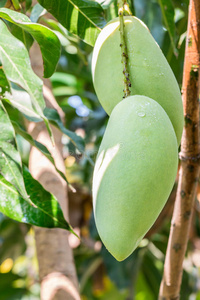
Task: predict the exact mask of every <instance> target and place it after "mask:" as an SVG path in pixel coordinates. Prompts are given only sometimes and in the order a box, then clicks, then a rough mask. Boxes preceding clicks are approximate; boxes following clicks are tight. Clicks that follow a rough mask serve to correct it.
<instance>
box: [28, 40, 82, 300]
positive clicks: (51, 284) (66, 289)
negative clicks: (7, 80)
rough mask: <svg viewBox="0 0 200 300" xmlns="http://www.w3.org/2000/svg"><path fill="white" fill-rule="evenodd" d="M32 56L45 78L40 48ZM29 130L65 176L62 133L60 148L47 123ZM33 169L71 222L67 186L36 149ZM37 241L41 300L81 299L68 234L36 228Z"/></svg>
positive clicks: (48, 100) (52, 104)
mask: <svg viewBox="0 0 200 300" xmlns="http://www.w3.org/2000/svg"><path fill="white" fill-rule="evenodd" d="M30 54H31V62H32V67H33V70H34V71H35V72H36V74H37V75H38V76H39V77H40V78H42V72H43V67H42V66H43V64H42V59H41V54H40V50H39V47H38V45H36V44H34V45H33V47H32V49H31V53H30ZM44 82H45V86H44V97H45V100H46V105H47V106H48V107H53V108H55V109H57V111H58V113H59V114H60V115H61V117H62V118H63V116H64V114H63V112H62V110H61V109H60V108H59V106H58V104H57V102H56V101H55V99H54V97H53V95H52V92H51V89H50V81H48V80H45V81H44ZM28 130H29V132H30V133H31V135H32V136H33V138H34V139H36V140H37V141H39V142H41V143H43V144H44V145H45V146H46V147H47V148H48V150H49V151H50V152H51V154H52V156H53V157H54V160H55V163H56V166H57V168H58V169H60V170H61V171H63V173H65V165H64V160H63V157H62V144H61V137H62V134H61V133H60V131H59V130H57V129H56V128H54V127H52V130H53V134H54V138H55V145H56V146H55V147H53V146H52V143H51V141H50V138H49V135H48V133H47V130H46V128H45V125H44V124H43V123H30V124H29V128H28ZM29 168H30V171H31V174H32V176H33V177H34V178H35V179H37V180H38V181H39V182H40V183H41V184H42V185H43V186H44V188H45V189H46V190H48V191H49V192H51V193H52V194H54V195H55V196H56V197H57V199H58V201H59V203H60V205H61V207H62V210H63V213H64V216H65V218H66V219H67V220H69V217H68V195H67V184H66V182H65V181H64V180H63V179H62V178H61V177H60V175H59V174H58V173H57V172H56V171H55V168H54V167H53V165H52V164H51V163H50V162H49V161H48V160H47V159H46V157H44V156H43V155H42V154H41V153H40V152H39V151H38V150H37V149H36V148H32V150H31V153H30V160H29ZM35 239H36V249H37V257H38V263H39V275H40V280H41V300H79V299H80V296H79V292H78V282H77V277H76V270H75V265H74V261H73V253H72V249H71V248H70V246H69V242H68V232H67V231H66V230H63V229H47V228H40V227H35Z"/></svg>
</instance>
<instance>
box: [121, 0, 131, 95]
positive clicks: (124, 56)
mask: <svg viewBox="0 0 200 300" xmlns="http://www.w3.org/2000/svg"><path fill="white" fill-rule="evenodd" d="M127 9H128V5H127V3H126V1H123V0H120V1H119V11H118V14H119V22H120V26H119V31H120V47H121V54H122V66H123V75H124V90H123V92H124V96H123V98H127V97H128V96H130V95H131V92H130V89H129V88H130V87H131V81H130V78H129V72H128V51H127V45H126V39H125V30H124V17H123V16H124V12H125V11H127ZM128 13H129V12H128Z"/></svg>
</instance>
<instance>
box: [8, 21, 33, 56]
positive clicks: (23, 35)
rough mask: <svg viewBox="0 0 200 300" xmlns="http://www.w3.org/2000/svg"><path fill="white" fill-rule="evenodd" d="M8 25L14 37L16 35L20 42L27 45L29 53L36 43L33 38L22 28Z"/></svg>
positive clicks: (9, 23)
mask: <svg viewBox="0 0 200 300" xmlns="http://www.w3.org/2000/svg"><path fill="white" fill-rule="evenodd" d="M7 23H8V27H9V29H10V32H11V33H12V35H14V36H15V37H16V38H17V39H18V40H20V41H21V42H22V43H23V44H24V45H25V47H26V49H27V50H28V51H29V49H30V48H31V46H32V45H33V42H34V39H33V38H32V36H31V35H30V34H29V33H28V32H26V31H24V30H23V29H22V28H20V27H19V26H17V25H15V24H13V23H11V22H7Z"/></svg>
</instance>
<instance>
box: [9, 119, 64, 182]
mask: <svg viewBox="0 0 200 300" xmlns="http://www.w3.org/2000/svg"><path fill="white" fill-rule="evenodd" d="M12 125H13V127H14V129H15V132H16V133H18V134H20V135H21V136H22V137H23V138H24V139H25V140H27V141H28V142H29V143H30V144H31V145H32V146H33V147H36V148H37V149H38V150H39V151H40V152H42V154H43V155H44V156H45V157H46V158H47V159H48V160H49V161H50V162H51V163H52V164H53V165H54V167H55V169H56V171H57V172H58V173H59V175H60V176H61V177H62V178H63V179H64V180H65V181H66V182H67V183H68V181H67V179H66V176H65V175H64V173H63V172H61V171H60V170H58V169H57V167H56V165H55V162H54V159H53V157H52V156H51V153H50V152H49V150H48V149H47V148H46V147H45V146H44V145H43V144H41V143H40V142H38V141H36V140H34V139H33V138H32V136H31V135H30V134H28V133H27V132H26V131H25V130H23V129H22V128H21V126H19V125H18V124H17V123H16V122H15V121H12ZM68 184H69V183H68Z"/></svg>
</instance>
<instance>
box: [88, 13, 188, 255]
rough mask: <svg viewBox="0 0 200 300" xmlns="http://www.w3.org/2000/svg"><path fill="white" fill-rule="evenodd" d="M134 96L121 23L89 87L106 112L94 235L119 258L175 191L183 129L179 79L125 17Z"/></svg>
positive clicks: (107, 35)
mask: <svg viewBox="0 0 200 300" xmlns="http://www.w3.org/2000/svg"><path fill="white" fill-rule="evenodd" d="M124 19H125V20H124V23H125V38H126V45H127V52H128V70H129V74H130V80H131V83H132V86H131V94H132V95H133V96H129V97H127V98H125V99H123V87H124V85H123V73H122V71H123V66H122V63H121V49H120V36H119V35H120V33H119V20H118V19H115V20H113V21H111V22H110V23H108V25H107V26H106V27H105V28H104V29H103V30H102V32H101V33H100V35H99V37H98V39H97V42H96V45H95V47H94V52H93V59H92V74H93V81H94V87H95V90H96V93H97V96H98V98H99V101H100V102H101V104H102V106H103V107H104V109H105V110H106V111H107V112H108V114H111V115H110V119H109V122H108V126H107V129H106V131H105V134H104V137H103V140H102V143H101V146H100V149H99V152H98V155H97V160H96V164H95V169H94V175H93V207H94V216H95V222H96V226H97V230H98V232H99V235H100V237H101V239H102V241H103V243H104V245H105V246H106V248H107V249H108V251H109V252H110V253H111V254H112V255H113V256H114V257H115V258H116V259H117V260H119V261H122V260H124V259H125V258H127V257H128V256H129V255H130V254H131V253H132V252H133V251H134V250H135V248H136V247H137V246H138V244H139V243H140V241H141V240H142V238H143V237H144V235H145V234H146V232H147V231H148V230H149V228H150V227H151V226H152V225H153V223H154V222H155V220H156V218H157V217H158V215H159V213H160V211H161V210H162V208H163V206H164V205H165V203H166V201H167V199H168V197H169V194H170V192H171V190H172V187H173V184H174V180H175V177H176V172H177V166H178V145H179V143H180V139H181V135H182V130H183V108H182V101H181V95H180V91H179V87H178V84H177V82H176V79H175V77H174V75H173V72H172V71H171V68H170V67H169V65H168V63H167V61H166V59H165V57H164V55H163V54H162V52H161V50H160V48H159V47H158V45H157V44H156V42H155V41H154V39H153V37H152V36H151V34H150V32H149V31H148V29H147V27H146V26H145V25H144V24H143V23H142V22H141V21H140V20H138V19H137V18H135V17H125V18H124Z"/></svg>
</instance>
